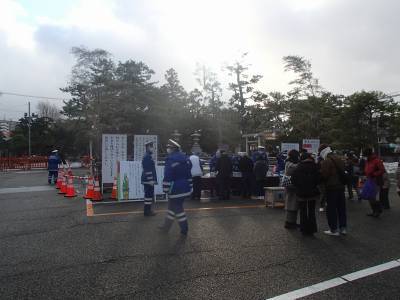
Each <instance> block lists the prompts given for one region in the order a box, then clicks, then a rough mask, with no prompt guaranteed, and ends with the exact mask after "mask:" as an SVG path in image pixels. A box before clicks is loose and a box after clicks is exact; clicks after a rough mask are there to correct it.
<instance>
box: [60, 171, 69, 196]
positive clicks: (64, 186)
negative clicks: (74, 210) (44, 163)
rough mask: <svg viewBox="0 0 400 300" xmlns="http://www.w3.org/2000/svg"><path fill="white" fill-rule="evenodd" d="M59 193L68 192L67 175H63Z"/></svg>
mask: <svg viewBox="0 0 400 300" xmlns="http://www.w3.org/2000/svg"><path fill="white" fill-rule="evenodd" d="M58 193H59V194H66V193H67V178H66V176H65V175H63V176H62V177H61V187H60V191H59V192H58Z"/></svg>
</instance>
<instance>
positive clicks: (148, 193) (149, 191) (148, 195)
mask: <svg viewBox="0 0 400 300" xmlns="http://www.w3.org/2000/svg"><path fill="white" fill-rule="evenodd" d="M153 201H154V185H149V184H145V185H144V215H145V216H146V215H149V214H150V213H151V205H152V204H153Z"/></svg>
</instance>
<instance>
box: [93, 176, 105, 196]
mask: <svg viewBox="0 0 400 300" xmlns="http://www.w3.org/2000/svg"><path fill="white" fill-rule="evenodd" d="M101 200H103V196H102V195H101V192H100V184H99V179H98V178H96V179H95V181H94V192H93V198H92V201H101Z"/></svg>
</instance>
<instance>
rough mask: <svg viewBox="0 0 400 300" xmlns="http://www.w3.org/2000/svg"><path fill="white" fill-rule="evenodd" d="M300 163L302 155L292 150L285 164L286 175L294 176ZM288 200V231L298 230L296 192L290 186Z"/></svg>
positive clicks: (286, 202) (287, 194) (287, 193)
mask: <svg viewBox="0 0 400 300" xmlns="http://www.w3.org/2000/svg"><path fill="white" fill-rule="evenodd" d="M299 161H300V153H299V151H297V150H290V151H289V153H288V158H287V159H286V164H285V175H286V176H292V175H293V172H294V170H295V169H296V167H297V165H298V163H299ZM285 189H286V199H285V209H286V221H285V228H286V229H296V228H297V227H298V225H297V211H298V204H297V196H296V190H295V187H294V186H293V185H289V186H287V187H286V188H285Z"/></svg>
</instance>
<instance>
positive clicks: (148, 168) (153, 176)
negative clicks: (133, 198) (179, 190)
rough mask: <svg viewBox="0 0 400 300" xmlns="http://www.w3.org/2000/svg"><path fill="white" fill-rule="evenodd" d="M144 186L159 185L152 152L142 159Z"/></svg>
mask: <svg viewBox="0 0 400 300" xmlns="http://www.w3.org/2000/svg"><path fill="white" fill-rule="evenodd" d="M142 168H143V171H142V178H141V182H142V184H147V185H155V184H157V173H156V165H155V163H154V160H153V157H152V156H151V153H150V152H146V154H145V156H144V157H143V159H142Z"/></svg>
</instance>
